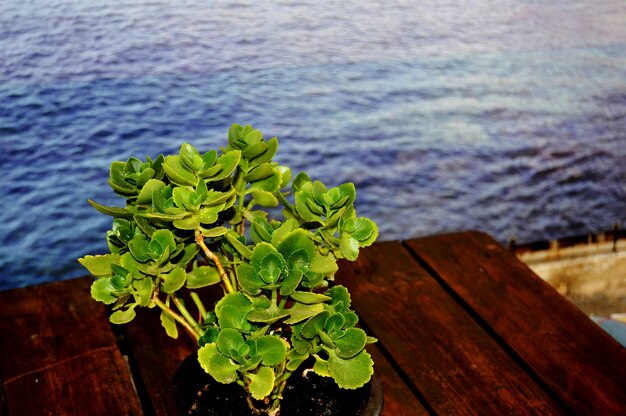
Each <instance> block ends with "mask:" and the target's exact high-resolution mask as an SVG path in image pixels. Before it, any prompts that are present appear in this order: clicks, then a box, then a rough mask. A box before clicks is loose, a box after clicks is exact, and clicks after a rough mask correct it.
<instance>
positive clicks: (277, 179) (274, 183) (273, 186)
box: [250, 171, 282, 193]
mask: <svg viewBox="0 0 626 416" xmlns="http://www.w3.org/2000/svg"><path fill="white" fill-rule="evenodd" d="M281 180H282V177H281V175H280V173H279V172H277V171H274V173H272V175H271V176H269V177H267V178H265V179H261V180H258V181H254V182H252V183H251V184H250V189H251V190H252V189H260V190H263V191H267V192H270V193H271V192H276V191H278V189H279V188H280V183H281Z"/></svg>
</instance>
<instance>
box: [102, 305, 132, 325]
mask: <svg viewBox="0 0 626 416" xmlns="http://www.w3.org/2000/svg"><path fill="white" fill-rule="evenodd" d="M135 306H137V305H136V304H135V305H131V306H130V307H129V308H128V309H126V310H121V309H120V310H117V311H115V312H113V313H112V314H111V316H110V317H109V321H111V323H113V324H117V325H120V324H126V323H128V322H130V321H132V320H133V319H134V318H135V316H137V314H136V313H135Z"/></svg>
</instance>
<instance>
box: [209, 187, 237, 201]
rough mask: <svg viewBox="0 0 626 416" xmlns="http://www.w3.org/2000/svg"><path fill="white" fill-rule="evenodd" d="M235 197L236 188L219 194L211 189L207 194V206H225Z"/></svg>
mask: <svg viewBox="0 0 626 416" xmlns="http://www.w3.org/2000/svg"><path fill="white" fill-rule="evenodd" d="M234 195H235V188H231V189H230V190H229V191H228V192H219V191H215V190H213V189H211V190H210V191H208V192H207V196H206V200H205V204H206V205H218V204H223V203H225V202H226V201H228V199H230V198H231V197H233V196H234Z"/></svg>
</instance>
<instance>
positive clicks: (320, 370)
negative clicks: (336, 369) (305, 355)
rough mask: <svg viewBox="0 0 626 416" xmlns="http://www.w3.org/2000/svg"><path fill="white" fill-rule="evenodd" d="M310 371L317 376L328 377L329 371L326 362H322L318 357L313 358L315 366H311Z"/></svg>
mask: <svg viewBox="0 0 626 416" xmlns="http://www.w3.org/2000/svg"><path fill="white" fill-rule="evenodd" d="M312 370H313V372H314V373H315V374H317V375H318V376H321V377H330V371H329V370H328V361H325V360H322V359H321V358H319V357H318V356H315V364H313V368H312Z"/></svg>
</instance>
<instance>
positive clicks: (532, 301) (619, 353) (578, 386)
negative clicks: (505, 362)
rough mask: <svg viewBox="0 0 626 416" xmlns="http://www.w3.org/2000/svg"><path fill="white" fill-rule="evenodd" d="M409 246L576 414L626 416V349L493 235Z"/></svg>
mask: <svg viewBox="0 0 626 416" xmlns="http://www.w3.org/2000/svg"><path fill="white" fill-rule="evenodd" d="M407 245H408V247H410V248H411V249H412V250H413V251H414V252H415V254H416V255H417V256H418V257H419V258H421V259H422V260H423V261H424V262H426V263H427V264H428V266H429V267H430V268H431V269H432V270H434V272H436V274H437V275H438V276H439V278H440V279H441V280H442V281H443V283H444V284H445V285H446V286H448V287H449V288H450V289H451V290H452V291H454V292H455V293H456V294H457V295H458V296H459V297H460V298H462V299H463V301H464V302H466V303H467V305H468V306H469V307H470V308H472V309H473V310H474V311H475V312H476V313H477V314H478V315H479V316H480V318H481V319H482V320H483V321H484V322H485V323H486V324H487V325H489V326H490V327H491V328H493V330H495V331H496V333H497V334H498V336H499V337H501V338H502V340H504V342H506V343H507V344H508V345H509V346H510V347H511V348H512V349H513V350H514V351H515V352H516V353H517V354H518V355H519V357H521V359H523V360H524V361H525V362H526V363H527V364H528V365H529V366H530V368H532V370H533V371H534V372H535V373H536V374H537V375H538V376H539V377H540V378H541V379H542V380H543V381H544V382H545V383H546V384H547V385H548V386H549V387H550V388H551V389H552V390H553V391H554V392H556V393H557V394H558V395H559V396H560V397H561V398H562V399H563V400H564V401H565V402H566V403H567V404H568V405H569V406H570V407H571V408H572V409H573V410H574V411H575V412H576V413H578V414H586V415H600V414H603V415H608V414H611V415H617V414H622V415H623V414H626V389H625V388H624V382H625V381H626V349H624V348H623V347H622V346H621V345H619V344H618V343H617V342H616V341H615V340H613V339H612V338H611V337H610V336H609V335H607V334H606V333H605V332H604V331H602V330H601V329H600V328H599V327H598V326H597V325H596V324H594V323H593V322H592V321H591V320H590V319H589V318H587V317H586V316H585V315H584V314H583V313H582V312H581V311H580V310H579V309H578V308H576V307H575V306H574V305H573V304H571V303H570V302H569V301H567V300H566V299H565V298H563V297H562V296H561V295H559V294H558V293H557V292H556V290H554V289H553V288H552V287H550V286H549V285H548V284H546V283H545V282H543V281H542V280H541V279H540V278H539V277H537V276H536V275H535V274H534V273H533V272H532V271H531V270H530V269H529V268H528V267H526V265H524V264H523V263H522V262H521V261H519V260H518V259H517V258H515V256H513V255H512V254H511V253H510V252H508V251H507V250H506V249H504V248H503V247H502V246H500V245H499V244H498V243H497V242H496V241H495V240H493V238H491V237H489V236H488V235H486V234H484V233H479V232H466V233H458V234H448V235H442V236H436V237H428V238H423V239H418V240H411V241H408V242H407Z"/></svg>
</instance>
